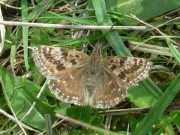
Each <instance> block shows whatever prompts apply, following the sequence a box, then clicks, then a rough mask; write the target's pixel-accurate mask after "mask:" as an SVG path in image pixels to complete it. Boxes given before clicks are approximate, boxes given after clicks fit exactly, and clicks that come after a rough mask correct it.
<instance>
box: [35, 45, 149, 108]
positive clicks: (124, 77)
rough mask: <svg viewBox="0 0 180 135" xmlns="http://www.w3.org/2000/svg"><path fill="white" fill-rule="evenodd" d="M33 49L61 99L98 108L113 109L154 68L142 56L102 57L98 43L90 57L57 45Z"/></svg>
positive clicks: (37, 62)
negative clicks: (128, 90) (129, 89)
mask: <svg viewBox="0 0 180 135" xmlns="http://www.w3.org/2000/svg"><path fill="white" fill-rule="evenodd" d="M32 50H33V51H32V54H33V58H34V61H35V63H36V65H37V67H38V68H39V70H40V71H41V72H42V74H43V75H44V76H46V77H47V79H48V85H49V88H50V90H51V92H52V93H54V94H55V95H56V97H57V98H58V99H60V100H63V101H66V102H68V103H73V104H76V105H89V106H92V107H95V108H110V107H114V106H115V105H117V104H118V103H119V102H121V101H123V100H124V99H125V97H126V95H127V89H128V88H129V87H133V86H135V85H137V83H138V82H139V81H141V80H143V79H144V78H146V77H148V72H149V70H150V67H151V62H149V61H147V60H145V59H143V58H133V57H117V56H111V57H106V58H103V57H102V56H101V52H100V48H99V46H97V47H95V49H94V51H93V52H92V54H91V55H90V56H88V55H87V54H85V53H83V52H80V51H75V50H68V49H66V48H58V47H48V46H39V47H34V48H33V49H32Z"/></svg>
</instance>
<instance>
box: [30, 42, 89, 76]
mask: <svg viewBox="0 0 180 135" xmlns="http://www.w3.org/2000/svg"><path fill="white" fill-rule="evenodd" d="M32 56H33V59H34V61H35V64H36V66H37V67H38V68H39V70H40V71H41V72H42V74H43V75H44V76H46V77H47V78H56V77H58V76H59V75H60V74H61V73H62V72H67V70H71V69H75V68H77V67H80V66H82V65H83V64H84V63H85V61H86V59H87V57H88V56H87V55H86V54H85V53H83V52H80V51H75V50H69V49H66V48H59V47H49V46H43V45H42V46H38V47H33V48H32Z"/></svg>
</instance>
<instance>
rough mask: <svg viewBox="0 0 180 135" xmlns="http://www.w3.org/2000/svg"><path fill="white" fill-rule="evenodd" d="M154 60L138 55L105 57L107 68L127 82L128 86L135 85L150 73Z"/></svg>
mask: <svg viewBox="0 0 180 135" xmlns="http://www.w3.org/2000/svg"><path fill="white" fill-rule="evenodd" d="M151 66H152V62H150V61H147V60H146V59H144V58H136V57H121V58H119V57H115V56H114V57H109V58H107V59H105V67H106V70H107V71H108V72H110V73H112V74H114V75H115V76H117V77H119V78H120V79H122V80H124V81H125V82H126V84H125V85H126V86H127V88H129V87H133V86H135V85H137V84H138V82H139V81H141V80H143V79H145V78H146V77H148V75H149V70H150V68H151Z"/></svg>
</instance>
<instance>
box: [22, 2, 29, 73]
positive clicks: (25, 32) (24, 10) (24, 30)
mask: <svg viewBox="0 0 180 135" xmlns="http://www.w3.org/2000/svg"><path fill="white" fill-rule="evenodd" d="M21 7H22V12H21V13H22V21H23V22H27V20H28V6H27V0H21ZM22 37H23V50H24V62H25V67H26V71H28V70H29V63H28V26H22Z"/></svg>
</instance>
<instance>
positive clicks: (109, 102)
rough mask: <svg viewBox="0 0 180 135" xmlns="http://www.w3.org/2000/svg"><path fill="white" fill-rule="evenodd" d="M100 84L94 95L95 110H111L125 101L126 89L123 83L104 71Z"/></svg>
mask: <svg viewBox="0 0 180 135" xmlns="http://www.w3.org/2000/svg"><path fill="white" fill-rule="evenodd" d="M98 79H102V83H101V84H100V86H99V88H98V89H97V90H96V91H95V94H94V105H93V107H95V108H111V107H114V106H116V105H117V104H119V103H120V102H121V101H123V100H125V97H126V95H127V89H126V85H125V82H124V81H123V80H121V79H119V78H118V77H115V76H113V75H112V74H111V73H108V72H107V71H105V70H104V75H103V76H102V77H101V78H98Z"/></svg>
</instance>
